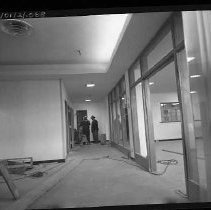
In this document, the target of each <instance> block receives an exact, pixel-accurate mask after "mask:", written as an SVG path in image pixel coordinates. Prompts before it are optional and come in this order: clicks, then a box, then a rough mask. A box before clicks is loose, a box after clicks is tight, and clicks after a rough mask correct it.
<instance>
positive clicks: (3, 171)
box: [0, 161, 20, 200]
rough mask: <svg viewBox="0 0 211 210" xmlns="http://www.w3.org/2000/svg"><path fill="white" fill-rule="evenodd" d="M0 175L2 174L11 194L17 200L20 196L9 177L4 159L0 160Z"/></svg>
mask: <svg viewBox="0 0 211 210" xmlns="http://www.w3.org/2000/svg"><path fill="white" fill-rule="evenodd" d="M0 175H1V176H3V178H4V181H5V182H6V184H7V186H8V188H9V190H10V192H11V194H12V196H13V197H14V199H15V200H17V199H18V198H19V197H20V196H19V193H18V190H17V188H16V186H15V184H14V183H13V181H12V180H11V178H10V175H9V173H8V170H7V168H6V167H5V161H0Z"/></svg>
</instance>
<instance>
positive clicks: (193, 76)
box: [190, 74, 201, 78]
mask: <svg viewBox="0 0 211 210" xmlns="http://www.w3.org/2000/svg"><path fill="white" fill-rule="evenodd" d="M190 77H191V78H197V77H201V75H200V74H195V75H191V76H190Z"/></svg>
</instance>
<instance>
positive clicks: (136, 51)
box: [0, 11, 211, 201]
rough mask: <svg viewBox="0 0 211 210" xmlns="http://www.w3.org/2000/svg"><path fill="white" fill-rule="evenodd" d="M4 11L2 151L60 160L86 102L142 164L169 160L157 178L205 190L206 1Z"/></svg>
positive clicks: (203, 193) (204, 193)
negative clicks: (124, 9)
mask: <svg viewBox="0 0 211 210" xmlns="http://www.w3.org/2000/svg"><path fill="white" fill-rule="evenodd" d="M9 21H10V20H9V19H8V20H5V19H4V20H3V19H2V20H1V33H0V45H1V49H0V77H1V81H0V98H1V103H0V116H1V123H0V131H1V141H0V153H1V159H7V158H14V157H20V158H21V157H22V158H24V157H33V160H34V161H35V162H45V161H61V162H63V161H65V159H66V158H67V157H68V155H69V153H70V151H71V150H72V149H73V148H74V147H75V146H76V145H75V141H74V129H77V123H78V122H77V120H78V118H77V111H80V110H86V111H87V112H86V113H87V115H88V118H90V117H91V115H94V116H96V118H97V120H98V121H99V135H101V134H106V139H107V140H109V141H110V142H111V144H112V146H114V147H116V148H118V149H119V150H120V151H121V152H123V153H125V154H127V155H128V156H129V157H130V158H131V159H133V160H134V161H135V162H137V163H138V164H139V165H140V166H142V167H143V168H144V169H145V170H146V171H148V172H149V173H152V174H157V175H159V173H162V171H163V169H165V167H163V165H162V160H165V159H168V160H171V162H169V164H174V161H175V160H176V161H177V163H178V166H177V167H176V168H174V169H173V168H172V171H171V174H170V175H169V176H166V177H165V178H166V179H168V180H171V181H172V182H174V184H175V188H178V189H180V192H181V193H183V194H184V195H187V196H188V199H189V200H190V201H210V200H211V183H210V179H209V177H210V173H211V168H210V166H209V161H210V151H211V144H210V141H209V139H210V136H211V133H210V112H209V110H210V82H209V81H210V79H211V78H210V75H211V74H210V65H211V64H210V49H211V43H210V33H211V28H210V22H211V12H210V11H187V12H154V13H134V14H121V15H118V14H116V15H99V16H84V17H83V16H81V17H60V18H29V19H25V20H24V21H25V22H24V21H22V20H21V21H22V22H21V21H19V20H18V21H17V20H16V22H14V23H11V24H9ZM13 21H14V20H13ZM23 22H24V23H23ZM111 22H113V24H114V25H113V26H111V25H110V23H111ZM13 24H14V25H15V24H17V25H18V26H20V30H23V31H19V32H20V33H27V34H26V36H25V35H23V36H22V35H21V36H18V35H14V33H16V32H17V31H14V28H12V26H13ZM21 24H26V25H21ZM87 25H88V26H89V27H87ZM21 27H22V28H21ZM111 27H112V28H111ZM25 29H27V30H26V31H24V30H25ZM73 29H74V31H73ZM106 30H107V32H108V34H106V33H105V31H106ZM8 33H9V34H8ZM12 33H13V34H12ZM17 33H18V32H17ZM110 33H111V34H112V35H111V36H109V34H110ZM49 34H50V36H49ZM112 38H113V39H112ZM103 44H104V45H103ZM112 44H113V45H112ZM104 47H105V49H106V50H107V51H106V50H105V51H103V50H102V49H103V48H104ZM88 83H92V84H95V87H92V88H87V87H86V85H87V84H88ZM14 145H15V146H14ZM169 168H170V167H169ZM169 170H170V169H169ZM172 177H173V178H172Z"/></svg>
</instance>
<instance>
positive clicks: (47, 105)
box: [0, 80, 65, 161]
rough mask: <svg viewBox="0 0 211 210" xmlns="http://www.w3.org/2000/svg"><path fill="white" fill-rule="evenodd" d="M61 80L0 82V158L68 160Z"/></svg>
mask: <svg viewBox="0 0 211 210" xmlns="http://www.w3.org/2000/svg"><path fill="white" fill-rule="evenodd" d="M60 99H61V98H60V82H59V80H42V81H5V82H0V119H1V120H0V133H1V135H0V158H15V157H33V159H34V160H35V161H41V160H51V159H61V158H64V157H65V154H64V148H63V139H62V123H61V119H62V117H61V101H60Z"/></svg>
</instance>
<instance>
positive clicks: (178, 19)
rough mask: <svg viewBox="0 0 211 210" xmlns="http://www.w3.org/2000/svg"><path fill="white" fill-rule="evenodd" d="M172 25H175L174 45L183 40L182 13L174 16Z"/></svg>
mask: <svg viewBox="0 0 211 210" xmlns="http://www.w3.org/2000/svg"><path fill="white" fill-rule="evenodd" d="M174 27H175V41H176V45H177V44H179V43H180V42H181V41H183V40H184V34H183V25H182V14H181V13H179V14H177V15H176V16H175V17H174Z"/></svg>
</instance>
